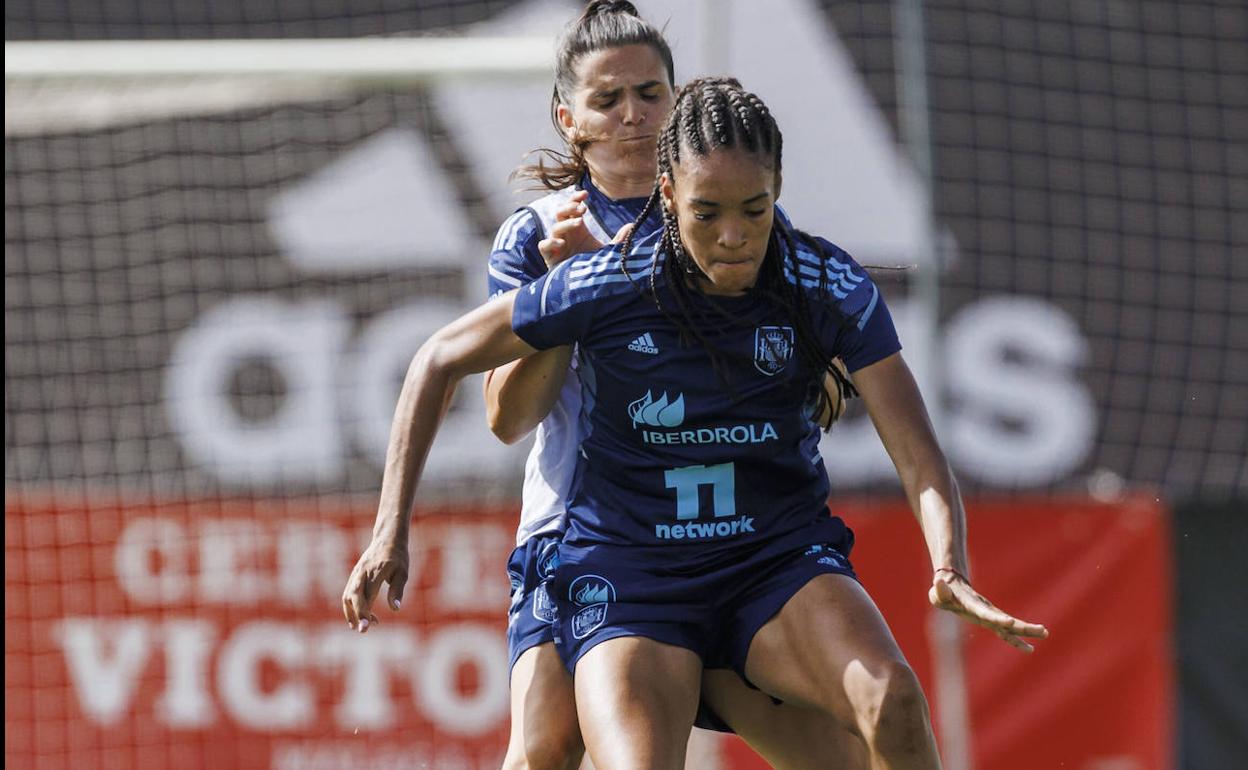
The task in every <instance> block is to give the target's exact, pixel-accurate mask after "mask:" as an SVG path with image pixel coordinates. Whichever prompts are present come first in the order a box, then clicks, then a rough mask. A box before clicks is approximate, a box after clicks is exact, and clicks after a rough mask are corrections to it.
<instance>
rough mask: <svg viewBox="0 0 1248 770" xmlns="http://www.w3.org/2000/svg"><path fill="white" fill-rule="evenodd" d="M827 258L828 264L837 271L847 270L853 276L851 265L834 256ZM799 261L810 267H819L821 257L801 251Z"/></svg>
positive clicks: (799, 251) (828, 255) (829, 255)
mask: <svg viewBox="0 0 1248 770" xmlns="http://www.w3.org/2000/svg"><path fill="white" fill-rule="evenodd" d="M825 258H826V259H827V260H828V264H830V265H832V266H833V267H835V268H836V269H837V270H846V271H848V272H849V273H850V274H851V275H852V274H853V271H854V268H853V266H852V265H850V264H849V263H847V262H842V261H840V260H839V259H837V258H836V257H834V256H832V255H831V254H827V255H825ZM797 259H798V261H799V262H804V263H805V264H808V265H812V264H813V265H817V264H819V262H820V260H819V256H818V255H817V254H812V253H811V252H809V251H802V250H800V249H799V250H798V252H797Z"/></svg>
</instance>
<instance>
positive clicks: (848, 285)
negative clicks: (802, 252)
mask: <svg viewBox="0 0 1248 770" xmlns="http://www.w3.org/2000/svg"><path fill="white" fill-rule="evenodd" d="M799 269H800V271H801V273H802V275H803V276H805V277H807V278H811V279H814V280H816V281H817V280H819V271H818V270H817V269H815V268H813V267H809V266H807V265H802V266H801V267H800V268H799ZM828 278H829V279H830V280H829V284H828V286H829V287H830V288H831V289H832V293H833V294H835V295H836V296H837V298H838V299H845V297H847V296H848V292H852V291H853V290H854V289H857V288H858V286H859V285H860V284H861V283H862V279H861V278H859V279H858V280H856V281H854V280H851V276H846V275H843V274H841V273H829V274H828ZM838 285H839V286H840V288H839V289H838V288H837V286H838ZM812 288H814V287H812ZM841 292H846V293H844V294H843V293H841Z"/></svg>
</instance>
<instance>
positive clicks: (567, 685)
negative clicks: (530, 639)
mask: <svg viewBox="0 0 1248 770" xmlns="http://www.w3.org/2000/svg"><path fill="white" fill-rule="evenodd" d="M580 735H581V729H580V725H579V724H578V723H577V718H576V695H575V692H574V690H573V686H572V675H571V674H569V673H568V669H567V668H566V667H565V666H564V665H563V661H562V659H560V657H559V653H558V652H557V651H556V649H555V645H554V643H553V642H546V643H545V644H539V645H537V646H535V647H530V648H529V649H527V650H525V651H524V652H523V653H521V654H520V656H519V658H518V659H517V660H516V664H515V665H514V666H512V669H511V738H510V740H509V741H508V747H507V754H508V760H509V761H508V763H507V766H509V767H510V766H513V765H514V766H516V767H528V766H529V764H530V763H529V762H528V761H527V760H528V759H530V758H533V757H542V758H543V759H544V760H546V761H544V762H542V763H541V764H542V766H546V767H565V768H569V770H571V769H572V768H576V767H577V766H578V765H579V764H580V761H581V755H582V753H583V752H584V749H583V746H582V743H581V737H580Z"/></svg>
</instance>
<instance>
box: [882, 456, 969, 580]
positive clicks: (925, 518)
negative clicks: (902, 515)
mask: <svg viewBox="0 0 1248 770" xmlns="http://www.w3.org/2000/svg"><path fill="white" fill-rule="evenodd" d="M933 450H934V451H933ZM924 455H929V456H923V457H921V458H916V459H914V460H912V461H911V463H910V465H909V472H906V473H902V474H901V476H902V486H903V488H904V489H905V492H906V500H907V501H908V502H909V503H910V510H912V511H914V515H915V517H916V518H917V519H918V520H919V526H920V527H922V528H923V539H924V540H925V541H926V542H927V553H928V556H929V557H930V558H931V560H932V569H934V570H935V569H940V568H942V567H946V568H950V569H954V570H957V571H958V572H960V573H961V574H963V575H966V574H967V557H966V512H965V509H964V508H963V507H962V495H961V493H959V491H958V483H957V481H956V480H955V479H954V477H953V472H952V470H951V469H950V468H949V463H948V461H946V460H945V457H944V455H943V454H942V453H941V452H940V449H939V447H937V446H936V445H935V439H934V438H933V439H932V446H931V449H930V450H928V451H927V452H924ZM900 468H901V466H900V465H899V466H898V469H899V470H900Z"/></svg>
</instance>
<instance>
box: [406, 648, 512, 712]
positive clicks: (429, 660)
mask: <svg viewBox="0 0 1248 770" xmlns="http://www.w3.org/2000/svg"><path fill="white" fill-rule="evenodd" d="M422 657H423V658H424V663H425V665H424V666H423V667H422V668H421V670H420V673H419V677H420V679H419V681H417V682H414V683H413V684H414V687H413V690H414V691H415V692H417V693H419V696H420V701H421V704H423V706H424V710H425V712H426V713H427V714H428V716H429V718H430V720H432V721H433V722H434V723H435V724H437V726H438V727H439V728H440V729H442V730H445V731H447V732H450V733H456V734H458V735H476V734H479V733H483V732H485V731H487V730H492V729H494V728H495V727H497V726H498V722H499V720H500V719H502V718H503V717H504V716H505V715H506V713H507V674H508V672H507V643H506V641H505V639H504V637H503V635H502V634H501V633H500V632H499V631H498V630H497V629H495V628H492V627H490V628H487V627H484V626H477V625H470V624H459V625H453V626H447V627H445V628H443V629H442V630H441V631H439V632H438V633H436V634H434V636H433V637H432V638H431V639H430V640H429V641H428V642H427V644H426V647H425V652H424V654H423V655H422ZM460 666H472V667H474V668H475V669H476V671H477V688H476V690H475V691H474V692H472V693H468V694H465V693H462V692H460V687H459V667H460Z"/></svg>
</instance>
